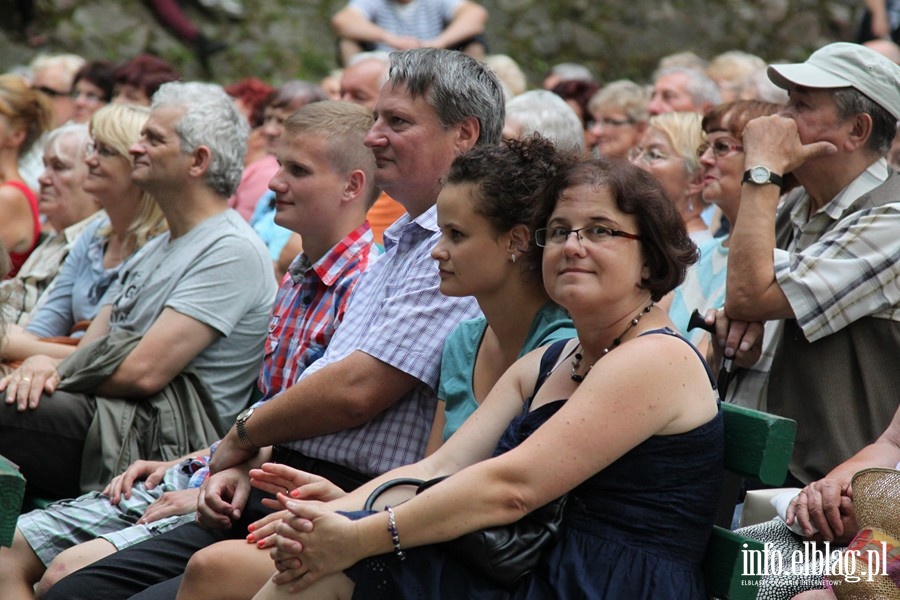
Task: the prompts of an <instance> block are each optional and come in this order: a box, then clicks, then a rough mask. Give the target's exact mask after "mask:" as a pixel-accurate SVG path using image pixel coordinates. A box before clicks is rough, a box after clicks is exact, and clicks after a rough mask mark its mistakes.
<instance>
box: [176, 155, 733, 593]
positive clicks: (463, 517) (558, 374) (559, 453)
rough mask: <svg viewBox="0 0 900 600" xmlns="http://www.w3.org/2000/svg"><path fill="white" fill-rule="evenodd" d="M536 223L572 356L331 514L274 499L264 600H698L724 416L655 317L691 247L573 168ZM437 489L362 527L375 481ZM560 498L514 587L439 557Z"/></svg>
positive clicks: (691, 359)
mask: <svg viewBox="0 0 900 600" xmlns="http://www.w3.org/2000/svg"><path fill="white" fill-rule="evenodd" d="M534 222H535V224H536V226H537V230H536V232H535V241H536V242H537V244H538V246H539V247H540V248H541V250H540V251H541V264H542V273H543V279H544V285H545V287H546V290H547V293H548V295H549V296H550V298H551V299H552V300H554V301H556V302H557V303H558V304H560V305H561V306H563V307H564V308H565V309H566V310H567V311H568V312H569V314H570V315H571V317H572V320H573V322H574V324H575V328H576V330H577V333H578V338H577V339H574V340H569V341H560V342H557V343H554V344H551V345H550V346H547V347H544V348H539V349H537V350H535V351H533V352H531V353H529V354H527V355H526V356H525V357H523V358H521V359H519V360H518V361H517V362H516V363H514V364H513V365H512V367H511V368H510V369H509V370H508V371H507V372H506V373H505V374H504V375H503V376H502V377H501V378H500V380H499V381H498V383H497V384H496V385H495V386H494V388H493V389H492V390H491V392H490V393H489V395H488V396H487V398H486V399H485V400H484V402H482V404H481V405H480V406H479V408H478V409H477V410H476V411H475V413H474V414H473V415H472V416H471V417H469V419H467V420H466V422H465V423H463V425H462V426H461V427H460V429H459V430H458V431H457V432H456V433H455V434H454V435H453V436H451V437H450V438H449V439H448V440H447V442H446V443H445V444H444V445H443V446H441V447H440V448H439V449H438V450H437V451H436V452H435V453H434V454H432V455H431V456H429V457H427V458H425V459H424V460H422V461H420V462H418V463H415V464H413V465H408V466H405V467H401V468H399V469H395V470H393V471H391V472H389V473H387V474H385V475H382V476H380V477H378V478H376V479H375V480H373V481H372V482H370V483H368V484H366V485H364V486H362V487H361V488H360V489H358V490H356V491H354V492H351V493H350V494H347V495H346V496H343V497H342V498H338V499H335V500H332V501H331V502H328V503H325V504H321V503H318V502H302V501H296V500H292V499H290V498H289V497H287V496H284V495H279V499H280V500H281V501H282V502H284V503H285V504H286V506H287V508H288V511H289V514H288V515H287V516H286V517H285V518H284V519H283V520H282V521H281V522H280V524H279V525H278V534H277V535H276V538H275V540H274V542H275V550H274V552H273V558H274V559H275V563H274V564H273V565H271V567H270V568H271V569H272V571H277V573H276V574H275V576H274V577H273V578H272V580H271V581H269V582H268V583H266V585H265V586H264V587H263V588H262V590H261V591H260V592H259V593H258V594H257V595H256V596H255V598H256V599H257V600H273V599H288V598H291V599H298V600H299V599H305V598H323V597H332V598H351V597H353V598H373V597H383V598H399V599H403V598H433V599H438V598H453V599H455V598H487V597H490V598H574V597H584V598H630V599H631V598H633V599H637V600H639V599H642V598H646V599H651V598H652V599H654V600H659V599H662V600H666V599H673V600H674V599H688V600H690V599H698V600H699V599H700V598H705V597H706V594H705V590H704V586H703V577H702V574H701V572H700V564H701V560H702V557H703V555H704V551H705V549H706V543H707V539H708V536H709V533H710V531H711V529H712V523H713V519H714V516H715V511H716V507H717V505H718V496H719V493H720V486H721V477H722V466H721V465H722V443H723V438H722V435H723V432H722V416H721V412H720V411H719V409H718V406H717V401H716V394H715V390H714V387H713V383H712V379H711V375H710V373H709V369H708V368H707V367H706V364H705V362H704V360H703V358H702V357H701V356H700V355H699V354H698V353H697V351H696V350H695V349H694V348H693V347H692V346H691V345H690V344H689V343H687V342H686V341H685V340H684V339H683V338H681V337H680V336H678V334H676V333H675V332H674V331H673V330H672V323H671V321H669V319H668V317H667V316H666V314H665V312H664V311H662V310H660V309H659V308H656V307H655V304H654V302H655V301H656V300H658V299H659V298H661V297H662V296H663V295H665V294H666V293H668V291H670V290H671V289H672V288H673V287H674V286H675V285H677V284H678V283H679V282H680V281H681V279H682V278H683V276H684V271H685V269H686V267H687V266H688V265H689V264H691V263H692V262H693V261H694V260H696V254H697V250H696V247H695V245H694V244H693V243H692V242H691V240H690V238H689V237H688V236H687V233H686V231H685V229H684V225H683V224H682V222H681V219H680V218H679V216H678V214H677V212H676V211H675V210H674V208H673V207H672V205H671V203H670V202H668V200H667V199H666V197H665V194H664V192H663V190H662V188H661V187H660V185H659V183H658V182H657V181H656V180H655V179H654V178H653V177H651V176H650V175H649V174H647V173H646V172H644V171H642V170H640V169H638V168H636V167H635V166H633V165H631V164H628V163H626V162H623V161H605V160H599V161H590V162H579V163H570V164H569V165H567V166H565V167H564V168H563V169H562V170H561V172H560V173H559V174H558V175H557V176H556V177H554V178H553V180H552V182H551V184H550V186H549V187H548V189H547V190H546V191H545V192H543V193H542V194H541V197H540V199H539V201H538V206H537V211H536V215H535V220H534ZM648 374H652V376H648ZM441 475H450V476H449V477H448V478H447V479H445V480H443V481H441V482H439V483H437V484H435V485H433V486H432V487H429V488H428V489H427V490H425V491H423V492H422V493H420V494H418V495H415V496H413V497H412V498H410V499H409V500H407V501H406V502H404V503H402V504H399V505H396V506H393V507H390V508H387V509H385V510H384V511H360V510H359V509H360V507H361V506H362V505H363V502H364V500H365V499H366V498H367V497H368V495H369V494H370V493H371V492H372V491H373V490H375V489H376V487H377V486H378V485H379V484H381V483H383V482H385V481H388V480H390V479H393V478H396V477H414V478H418V479H426V480H427V479H430V478H433V477H437V476H441ZM565 493H568V500H567V504H566V506H565V509H564V517H563V524H562V528H561V532H560V536H559V538H558V539H557V540H556V541H554V542H552V544H551V545H550V546H549V547H547V548H546V549H545V551H544V552H543V554H541V556H540V559H539V562H538V565H537V567H536V568H535V569H534V570H532V571H531V572H529V573H527V574H526V575H525V576H524V577H523V578H521V579H519V580H518V581H517V582H516V583H515V584H514V585H512V586H511V587H506V586H504V585H501V584H500V583H497V582H495V581H494V580H492V579H489V578H487V577H485V576H484V575H481V574H479V573H478V572H476V571H474V570H472V569H470V568H469V567H467V566H466V565H465V563H463V562H460V561H459V560H456V559H455V558H453V557H451V556H449V555H448V554H446V552H445V550H444V548H443V547H442V546H441V545H440V542H442V541H446V540H450V539H453V538H456V537H458V536H460V535H462V534H464V533H468V532H473V531H476V530H479V529H482V528H485V527H491V526H497V525H503V524H508V523H512V522H513V521H517V520H519V519H521V518H522V517H523V516H524V515H526V514H527V513H529V512H531V511H533V510H535V509H536V508H538V507H540V506H542V505H544V504H546V503H548V502H550V501H552V500H554V499H555V498H557V497H559V496H560V495H562V494H565ZM343 511H354V512H343ZM195 558H196V556H195ZM188 570H190V567H189V569H188ZM294 592H296V593H294Z"/></svg>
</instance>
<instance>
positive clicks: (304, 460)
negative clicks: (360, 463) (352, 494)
mask: <svg viewBox="0 0 900 600" xmlns="http://www.w3.org/2000/svg"><path fill="white" fill-rule="evenodd" d="M272 462H276V463H280V464H283V465H287V466H289V467H293V468H295V469H300V470H301V471H306V472H307V473H312V474H314V475H321V476H322V477H324V478H326V479H328V480H329V481H331V483H333V484H335V485H336V486H338V487H339V488H341V489H342V490H344V491H345V492H349V491H352V490H355V489H356V488H358V487H359V486H361V485H362V484H364V483H366V482H368V481H369V480H370V479H372V477H371V476H370V475H363V474H362V473H360V472H358V471H354V470H353V469H350V468H348V467H345V466H343V465H339V464H336V463H333V462H329V461H327V460H322V459H321V458H312V457H310V456H306V455H305V454H301V453H300V452H297V451H296V450H292V449H290V448H286V447H284V446H274V447H273V448H272Z"/></svg>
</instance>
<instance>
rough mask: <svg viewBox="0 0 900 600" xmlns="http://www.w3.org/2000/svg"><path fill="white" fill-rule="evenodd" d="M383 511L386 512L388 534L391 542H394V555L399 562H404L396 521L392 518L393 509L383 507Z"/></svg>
mask: <svg viewBox="0 0 900 600" xmlns="http://www.w3.org/2000/svg"><path fill="white" fill-rule="evenodd" d="M384 510H386V511H387V514H388V527H387V530H388V533H390V534H391V540H392V541H393V542H394V554H396V555H397V558H399V559H400V560H406V552H404V551H403V548H401V547H400V534H399V533H398V532H397V519H396V518H395V517H394V509H393V508H392V507H390V506H385V507H384Z"/></svg>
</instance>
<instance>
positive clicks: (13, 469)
mask: <svg viewBox="0 0 900 600" xmlns="http://www.w3.org/2000/svg"><path fill="white" fill-rule="evenodd" d="M24 495H25V478H24V477H22V474H21V473H19V467H18V466H16V465H15V464H14V463H12V462H10V461H9V460H7V459H6V458H4V457H3V456H0V546H6V547H7V548H8V547H9V546H11V545H12V540H13V534H14V533H15V531H16V518H17V517H18V516H19V510H21V508H22V497H23V496H24Z"/></svg>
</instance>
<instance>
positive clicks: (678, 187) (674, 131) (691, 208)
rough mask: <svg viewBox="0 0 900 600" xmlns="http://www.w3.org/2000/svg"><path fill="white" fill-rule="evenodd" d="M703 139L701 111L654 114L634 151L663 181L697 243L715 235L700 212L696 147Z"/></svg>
mask: <svg viewBox="0 0 900 600" xmlns="http://www.w3.org/2000/svg"><path fill="white" fill-rule="evenodd" d="M702 143H703V130H702V129H701V128H700V115H698V114H697V113H693V112H671V113H664V114H661V115H656V116H655V117H652V118H651V119H650V122H649V124H648V126H647V131H645V132H644V136H643V138H642V139H641V145H640V146H637V147H636V148H634V149H633V150H632V152H631V161H632V162H633V163H634V164H636V165H637V166H639V167H641V168H642V169H644V170H645V171H649V172H650V173H652V174H653V175H655V176H656V178H657V179H659V181H660V183H662V186H663V189H664V190H666V197H667V198H668V199H669V201H670V202H671V203H672V204H673V205H674V206H675V209H676V210H677V211H678V214H680V215H681V219H682V221H684V226H685V227H686V228H687V231H688V235H690V236H691V239H692V240H694V243H696V244H701V243H703V242H706V241H707V240H709V239H711V238H712V233H711V232H710V230H709V227H707V225H706V222H705V221H704V220H703V217H702V216H701V213H702V212H703V209H704V208H706V203H705V202H704V201H703V198H702V195H701V192H702V191H703V185H702V183H701V173H700V159H699V158H698V157H697V147H698V146H700V144H702Z"/></svg>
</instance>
